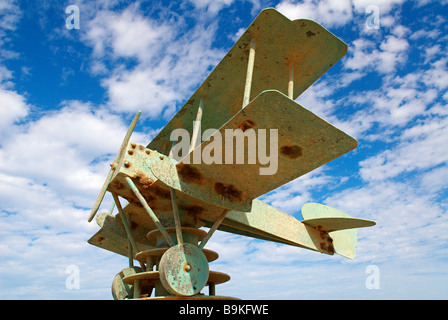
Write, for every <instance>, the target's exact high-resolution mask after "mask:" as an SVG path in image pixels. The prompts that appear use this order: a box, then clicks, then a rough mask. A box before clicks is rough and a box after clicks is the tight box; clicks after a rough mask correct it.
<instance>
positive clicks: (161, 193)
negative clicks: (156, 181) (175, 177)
mask: <svg viewBox="0 0 448 320" xmlns="http://www.w3.org/2000/svg"><path fill="white" fill-rule="evenodd" d="M150 191H151V192H152V193H153V194H154V195H155V196H156V197H157V198H164V199H169V198H171V194H170V192H169V191H168V190H166V189H163V188H161V187H159V186H156V185H154V186H152V187H151V190H150Z"/></svg>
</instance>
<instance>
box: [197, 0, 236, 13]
mask: <svg viewBox="0 0 448 320" xmlns="http://www.w3.org/2000/svg"><path fill="white" fill-rule="evenodd" d="M234 1H235V0H189V2H191V3H193V4H194V6H195V7H196V8H197V9H202V10H204V9H205V10H206V11H207V13H209V14H211V15H216V14H217V13H218V12H219V11H220V10H221V9H223V8H225V7H228V6H230V5H231V4H232V3H233V2H234Z"/></svg>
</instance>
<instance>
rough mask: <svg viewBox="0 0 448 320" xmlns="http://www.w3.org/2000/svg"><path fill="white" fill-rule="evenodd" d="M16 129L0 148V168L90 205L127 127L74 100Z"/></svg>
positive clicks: (104, 113) (65, 197)
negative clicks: (16, 131)
mask: <svg viewBox="0 0 448 320" xmlns="http://www.w3.org/2000/svg"><path fill="white" fill-rule="evenodd" d="M19 130H21V132H20V133H18V134H16V135H15V136H13V137H11V138H10V139H8V141H5V143H4V144H3V146H2V148H1V149H0V159H1V164H0V171H1V172H4V173H6V174H8V175H14V176H16V177H27V178H30V179H32V181H33V182H34V183H37V184H41V185H43V184H44V185H48V186H49V187H50V188H51V190H58V194H59V196H60V197H62V198H63V199H66V200H71V201H75V203H76V204H77V205H80V206H89V205H90V202H91V201H92V199H93V198H94V197H95V194H96V193H97V192H99V189H100V188H101V186H102V183H103V181H104V179H105V177H106V174H107V170H108V163H110V162H112V160H113V159H114V158H115V156H116V153H117V152H118V147H119V146H120V145H121V141H122V140H123V138H124V136H125V132H126V131H127V126H125V125H124V124H123V122H122V120H121V118H119V117H118V116H113V115H110V114H108V113H107V112H104V111H102V110H97V111H96V112H93V111H92V109H91V107H90V106H88V105H84V104H81V103H79V102H76V101H72V102H70V103H68V105H67V106H66V107H64V108H62V109H61V110H60V111H58V112H52V113H49V114H48V115H46V116H43V117H42V118H40V119H38V120H37V121H35V122H32V123H29V124H27V125H24V126H22V127H20V129H19ZM135 138H138V133H136V134H134V135H133V139H135ZM136 142H139V141H136ZM37 159H38V160H37ZM93 200H94V199H93Z"/></svg>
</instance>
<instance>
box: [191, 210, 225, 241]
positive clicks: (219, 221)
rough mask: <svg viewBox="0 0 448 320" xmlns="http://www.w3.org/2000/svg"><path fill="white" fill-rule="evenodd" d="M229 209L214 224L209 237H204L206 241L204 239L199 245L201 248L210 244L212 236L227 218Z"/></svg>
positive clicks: (209, 231) (208, 234)
mask: <svg viewBox="0 0 448 320" xmlns="http://www.w3.org/2000/svg"><path fill="white" fill-rule="evenodd" d="M229 211H230V210H229V209H224V211H223V212H222V213H221V215H220V216H219V218H218V219H217V220H216V221H215V223H213V225H212V227H211V228H210V230H208V233H207V235H206V236H205V237H204V239H202V241H201V243H200V244H199V248H200V249H203V248H204V246H205V244H206V243H207V242H208V240H209V239H210V238H211V236H212V235H213V233H214V232H215V231H216V229H218V227H219V225H220V224H221V222H222V221H223V220H224V218H225V217H226V215H227V213H228V212H229Z"/></svg>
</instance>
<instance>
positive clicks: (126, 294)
mask: <svg viewBox="0 0 448 320" xmlns="http://www.w3.org/2000/svg"><path fill="white" fill-rule="evenodd" d="M139 272H142V269H141V268H139V267H129V268H125V269H123V270H121V271H120V272H119V273H118V274H117V275H116V276H115V278H114V280H113V281H112V296H113V298H114V300H124V299H133V298H134V289H133V284H134V283H125V282H124V281H123V279H124V278H126V277H128V276H131V275H135V274H137V273H139Z"/></svg>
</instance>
